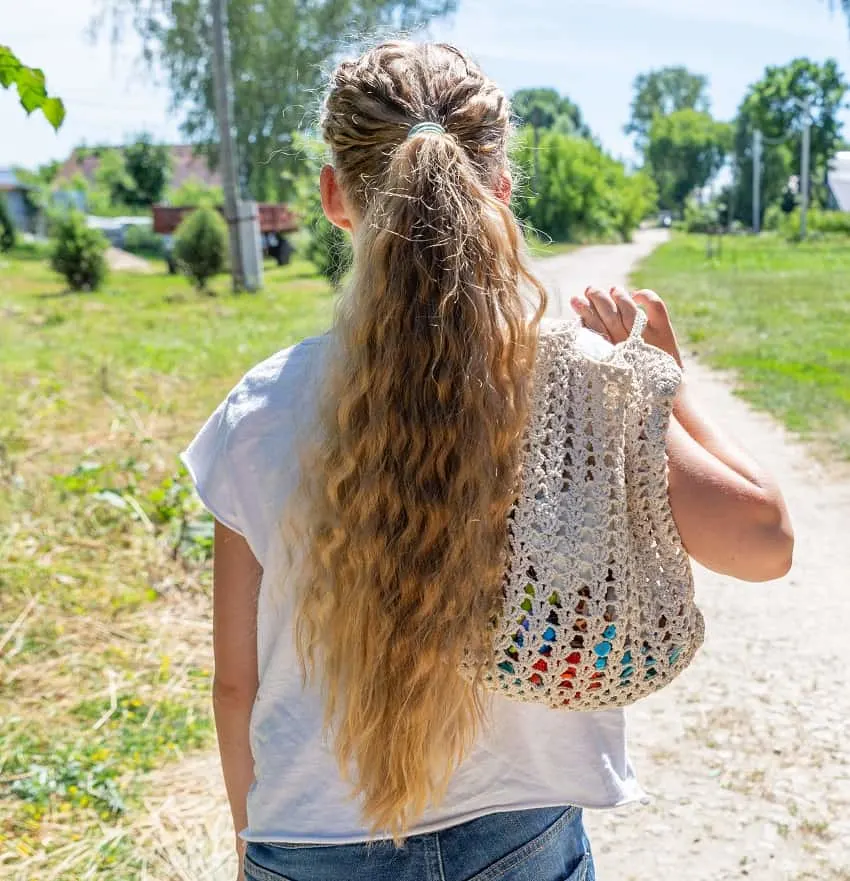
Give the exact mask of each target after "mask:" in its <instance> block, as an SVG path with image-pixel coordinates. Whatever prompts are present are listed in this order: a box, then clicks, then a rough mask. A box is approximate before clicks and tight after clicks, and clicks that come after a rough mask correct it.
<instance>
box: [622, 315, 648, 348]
mask: <svg viewBox="0 0 850 881" xmlns="http://www.w3.org/2000/svg"><path fill="white" fill-rule="evenodd" d="M646 323H647V317H646V312H644V311H643V309H640V308H639V309H638V310H637V312H636V313H635V320H634V324H632V330H631V333H630V334H629V337H628V339H627V340H626V341H625V344H626V345H627V346H633V345H634V344H635V343H641V342H643V332H644V330H645V329H646Z"/></svg>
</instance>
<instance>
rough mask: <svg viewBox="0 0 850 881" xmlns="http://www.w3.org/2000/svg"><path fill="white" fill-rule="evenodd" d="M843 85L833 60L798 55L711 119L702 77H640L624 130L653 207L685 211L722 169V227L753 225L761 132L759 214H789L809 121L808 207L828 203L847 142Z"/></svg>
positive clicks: (675, 73)
mask: <svg viewBox="0 0 850 881" xmlns="http://www.w3.org/2000/svg"><path fill="white" fill-rule="evenodd" d="M848 88H850V84H848V81H847V79H846V78H845V76H844V74H843V73H842V71H841V70H840V68H839V66H838V63H837V62H836V61H835V60H834V59H828V60H827V61H824V62H816V61H812V60H811V59H808V58H796V59H794V60H793V61H791V62H789V63H788V64H784V65H775V66H770V67H768V68H767V69H766V70H765V71H764V74H763V76H762V77H761V79H759V80H758V81H756V82H755V83H753V84H751V85H750V86H749V87H748V89H747V90H746V92H745V94H744V96H743V98H742V100H741V103H740V105H739V107H738V111H737V113H736V115H735V118H734V119H733V120H731V121H729V122H725V121H720V120H716V119H715V118H714V117H713V116H712V115H711V107H710V102H709V97H708V80H707V78H706V77H705V76H702V75H700V74H696V73H692V72H691V71H688V70H687V69H686V68H683V67H667V68H663V69H661V70H657V71H652V72H651V73H648V74H644V75H642V76H639V77H638V78H637V80H636V81H635V84H634V99H633V101H632V106H631V115H630V120H629V123H628V125H627V126H626V132H627V133H629V134H633V135H634V136H635V145H636V147H637V149H638V151H639V152H640V154H641V156H642V159H643V165H644V168H646V169H647V171H648V172H649V173H650V174H651V175H652V177H653V180H654V181H655V182H656V185H657V187H658V193H659V205H660V207H661V208H664V209H669V210H671V211H674V212H684V209H685V206H686V203H687V201H688V199H689V198H690V197H691V196H692V195H693V194H694V192H696V191H699V190H700V189H702V188H703V187H705V186H706V185H707V184H708V183H709V182H710V181H711V180H712V178H714V176H715V175H716V174H717V172H718V171H719V170H720V169H721V168H723V167H724V166H726V165H728V167H729V171H730V178H731V183H729V184H728V185H727V186H726V187H725V189H724V190H723V191H722V192H721V193H719V194H718V198H717V199H716V202H717V204H718V207H719V208H720V214H721V215H722V216H721V221H725V222H727V223H729V222H732V221H735V220H737V221H740V222H742V223H744V224H749V223H751V222H752V219H753V143H754V136H755V133H756V132H757V131H758V132H761V134H762V136H763V138H762V144H763V146H762V157H761V200H760V204H761V213H762V218H763V216H764V213H765V212H768V211H770V210H771V209H774V210H776V209H777V208H779V209H781V210H783V211H785V212H791V211H793V210H794V208H795V206H796V204H797V203H798V201H799V197H800V193H799V186H800V184H799V180H798V179H797V178H796V176H797V175H799V172H800V169H801V165H802V132H803V126H804V124H805V121H806V118H805V117H806V113H807V112H808V114H809V122H810V124H811V157H810V168H811V179H810V193H809V196H810V201H811V203H812V204H814V205H816V206H821V207H828V206H829V204H830V196H829V188H828V185H827V175H828V173H829V167H830V163H831V161H832V160H833V158H834V157H835V154H836V153H837V152H838V151H839V150H840V149H841V148H842V147H843V146H844V145H845V142H844V139H843V132H842V124H841V120H840V118H839V114H840V111H841V110H842V108H843V107H844V106H845V103H846V96H847V92H848Z"/></svg>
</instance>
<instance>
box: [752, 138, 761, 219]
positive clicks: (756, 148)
mask: <svg viewBox="0 0 850 881" xmlns="http://www.w3.org/2000/svg"><path fill="white" fill-rule="evenodd" d="M760 231H761V132H760V131H759V130H758V129H756V130H755V131H754V132H753V232H754V233H755V234H756V235H758V234H759V232H760Z"/></svg>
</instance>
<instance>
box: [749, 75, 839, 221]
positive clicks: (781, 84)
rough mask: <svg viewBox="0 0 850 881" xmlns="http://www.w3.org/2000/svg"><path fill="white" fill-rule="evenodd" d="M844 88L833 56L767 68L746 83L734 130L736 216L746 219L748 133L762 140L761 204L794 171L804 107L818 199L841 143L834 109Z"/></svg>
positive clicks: (823, 194) (799, 153)
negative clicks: (809, 122)
mask: <svg viewBox="0 0 850 881" xmlns="http://www.w3.org/2000/svg"><path fill="white" fill-rule="evenodd" d="M848 88H850V84H848V82H847V80H845V78H844V75H843V74H842V72H841V70H840V69H839V67H838V64H837V62H836V61H835V60H834V59H828V60H827V61H825V62H823V63H822V64H819V63H817V62H815V61H812V60H810V59H808V58H797V59H795V60H794V61H792V62H790V63H789V64H785V65H782V66H777V67H768V68H767V69H766V70H765V73H764V76H763V77H762V79H761V80H759V81H758V82H756V83H754V84H753V85H752V86H750V88H749V89H748V90H747V93H746V95H745V97H744V100H743V102H742V103H741V107H740V108H739V111H738V118H737V122H736V130H735V154H736V165H737V167H738V169H739V191H738V194H737V195H738V198H737V199H736V205H737V214H738V216H739V217H740V218H741V219H744V220H747V221H749V220H750V218H751V213H752V139H753V132H754V131H756V130H759V131H761V132H762V134H763V135H764V136H765V139H766V140H765V143H764V152H763V163H764V165H763V172H762V187H763V192H762V200H761V201H762V205H763V206H764V207H765V208H767V206H769V205H770V204H771V203H772V202H774V201H777V200H778V199H780V198H781V197H782V194H783V192H784V191H785V190H786V189H787V187H788V180H789V178H790V177H791V175H793V174H798V173H799V169H800V166H801V162H802V131H803V122H804V106H805V105H808V107H809V112H810V114H811V118H812V127H811V159H810V161H811V181H812V184H813V188H812V196H813V200H814V201H815V202H820V203H821V204H823V203H824V201H825V199H826V175H827V172H828V170H829V163H830V161H831V160H832V158H833V156H834V155H835V153H836V152H837V151H838V149H839V148H840V146H841V143H842V122H841V119H840V113H841V110H842V109H843V108H844V106H845V97H846V95H847V91H848ZM772 142H778V143H772Z"/></svg>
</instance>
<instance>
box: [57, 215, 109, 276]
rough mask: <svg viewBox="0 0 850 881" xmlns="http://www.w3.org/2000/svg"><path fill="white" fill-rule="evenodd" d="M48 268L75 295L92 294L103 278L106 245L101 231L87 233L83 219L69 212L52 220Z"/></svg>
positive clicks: (89, 230) (88, 230) (87, 229)
mask: <svg viewBox="0 0 850 881" xmlns="http://www.w3.org/2000/svg"><path fill="white" fill-rule="evenodd" d="M54 235H55V241H54V243H53V252H52V254H51V257H50V265H51V266H52V267H53V269H54V270H56V272H58V273H59V274H60V275H64V276H65V279H66V281H67V282H68V284H69V285H70V287H71V290H74V291H93V290H96V289H97V288H99V287H100V285H101V284H102V282H103V280H104V279H105V278H106V269H107V268H106V249H107V248H108V247H109V242H108V241H107V239H106V236H104V235H103V233H102V232H100V230H96V229H89V227H88V226H86V219H85V217H84V216H83V215H82V214H80V213H79V212H78V211H71V212H69V213H68V214H65V215H63V216H62V217H59V218H57V219H56V220H55V223H54Z"/></svg>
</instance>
